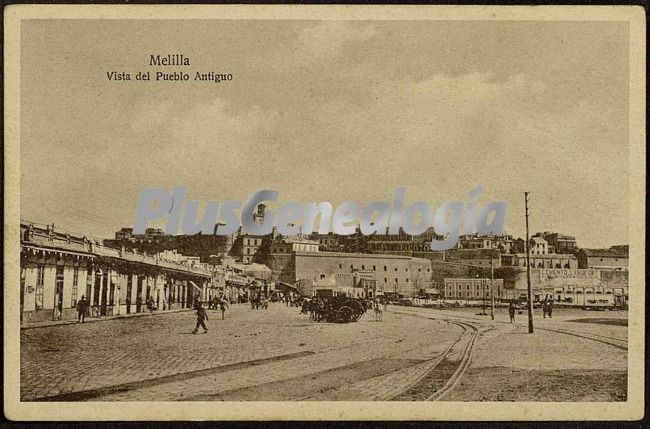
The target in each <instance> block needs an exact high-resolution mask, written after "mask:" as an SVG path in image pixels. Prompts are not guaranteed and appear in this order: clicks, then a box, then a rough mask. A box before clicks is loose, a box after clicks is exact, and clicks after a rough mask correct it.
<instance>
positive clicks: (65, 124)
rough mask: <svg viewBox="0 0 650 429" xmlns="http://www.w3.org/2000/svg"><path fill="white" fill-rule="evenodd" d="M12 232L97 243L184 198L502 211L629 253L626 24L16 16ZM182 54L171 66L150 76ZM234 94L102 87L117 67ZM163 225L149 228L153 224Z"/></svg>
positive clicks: (155, 85)
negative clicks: (148, 200)
mask: <svg viewBox="0 0 650 429" xmlns="http://www.w3.org/2000/svg"><path fill="white" fill-rule="evenodd" d="M21 37H22V38H21V43H22V47H21V51H22V56H21V151H20V154H21V160H20V163H21V165H20V166H21V218H23V219H26V220H31V221H34V222H42V223H54V224H55V225H57V226H60V227H62V228H64V229H66V230H69V231H74V232H79V233H82V234H86V235H90V236H96V237H104V238H110V237H112V236H113V234H114V232H115V231H117V230H118V229H120V228H122V227H132V226H133V223H134V220H135V214H136V209H137V203H138V195H139V191H140V189H142V188H144V187H155V188H165V189H169V190H171V188H172V187H174V186H178V185H183V186H185V187H186V188H187V190H188V199H193V200H198V201H200V202H201V203H204V202H206V201H219V202H223V201H227V200H241V201H244V200H246V199H247V198H248V197H249V196H250V195H251V194H253V193H254V192H256V191H259V190H262V189H274V190H277V191H279V193H280V197H279V200H280V202H283V201H291V200H296V201H300V202H310V201H329V202H331V203H332V204H333V205H335V206H336V205H337V204H340V203H341V202H343V201H345V200H352V201H356V202H358V203H359V204H360V205H361V206H365V205H367V204H369V203H370V202H373V201H388V202H392V199H393V194H394V190H395V188H396V187H398V186H402V187H405V188H406V190H407V191H406V200H407V204H408V203H411V202H415V201H425V202H428V203H430V204H431V206H432V208H434V209H435V208H436V207H438V206H439V205H440V204H442V203H443V202H446V201H468V199H469V195H468V194H469V192H470V191H471V190H472V189H474V188H475V187H477V186H482V188H483V189H484V193H483V196H482V197H480V198H479V200H478V203H479V205H481V204H483V205H484V204H486V203H487V202H489V201H505V202H506V203H507V212H506V219H505V229H506V231H507V232H508V233H512V234H514V235H516V236H523V235H524V234H525V220H524V195H523V192H524V191H529V192H530V228H531V233H533V232H536V231H547V230H550V231H557V232H561V233H565V234H572V235H575V236H576V237H577V240H578V245H579V246H582V247H608V246H610V245H613V244H621V243H627V242H628V208H629V206H628V204H629V203H628V200H629V198H628V193H627V192H628V179H629V177H628V171H629V167H628V161H629V159H628V145H629V139H628V131H629V130H628V102H629V94H628V81H629V70H628V68H629V67H628V27H627V23H620V22H586V21H585V22H549V21H545V22H542V21H539V22H538V21H528V22H514V21H375V22H371V21H288V20H286V21H277V20H275V21H273V20H256V21H219V20H195V21H175V20H169V21H137V22H136V21H126V20H113V21H91V20H32V21H26V22H24V23H23V27H22V33H21ZM175 53H180V54H183V55H184V56H185V57H188V58H190V61H191V66H189V67H185V68H183V67H151V66H149V56H150V55H151V54H154V55H158V54H160V55H167V54H175ZM183 69H185V71H187V72H188V73H189V74H190V79H192V78H193V76H194V73H195V72H196V71H199V72H209V71H215V72H218V73H230V74H232V75H233V79H232V81H229V82H222V83H220V84H215V83H210V82H194V81H189V82H182V83H179V82H139V81H130V82H115V81H109V80H108V79H107V77H106V73H107V72H110V71H125V72H129V73H131V75H132V78H133V77H134V76H135V74H136V73H137V72H138V71H152V72H155V71H165V72H172V71H181V70H183ZM161 225H162V226H164V222H162V223H159V224H158V225H156V224H154V226H161Z"/></svg>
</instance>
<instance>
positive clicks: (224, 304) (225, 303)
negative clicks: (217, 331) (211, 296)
mask: <svg viewBox="0 0 650 429" xmlns="http://www.w3.org/2000/svg"><path fill="white" fill-rule="evenodd" d="M219 308H220V309H221V320H225V319H226V309H227V308H228V301H226V300H225V299H223V298H220V299H219Z"/></svg>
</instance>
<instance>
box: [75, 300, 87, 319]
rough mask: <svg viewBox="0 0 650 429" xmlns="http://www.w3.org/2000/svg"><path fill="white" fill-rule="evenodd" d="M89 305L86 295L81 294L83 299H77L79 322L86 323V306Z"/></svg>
mask: <svg viewBox="0 0 650 429" xmlns="http://www.w3.org/2000/svg"><path fill="white" fill-rule="evenodd" d="M87 307H88V303H87V302H86V296H85V295H81V299H80V300H79V301H77V313H78V315H77V323H85V322H86V308H87Z"/></svg>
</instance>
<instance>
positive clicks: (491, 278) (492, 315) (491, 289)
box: [490, 256, 494, 320]
mask: <svg viewBox="0 0 650 429" xmlns="http://www.w3.org/2000/svg"><path fill="white" fill-rule="evenodd" d="M490 298H492V303H491V304H492V306H491V308H490V317H491V318H492V320H494V262H493V260H492V256H490Z"/></svg>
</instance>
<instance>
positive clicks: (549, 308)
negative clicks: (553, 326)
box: [546, 301, 553, 319]
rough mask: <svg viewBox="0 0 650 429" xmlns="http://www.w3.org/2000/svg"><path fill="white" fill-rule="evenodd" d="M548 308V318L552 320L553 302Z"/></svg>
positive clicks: (550, 302)
mask: <svg viewBox="0 0 650 429" xmlns="http://www.w3.org/2000/svg"><path fill="white" fill-rule="evenodd" d="M547 305H548V306H547V308H546V313H547V314H548V318H549V319H552V318H553V301H548V304H547Z"/></svg>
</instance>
